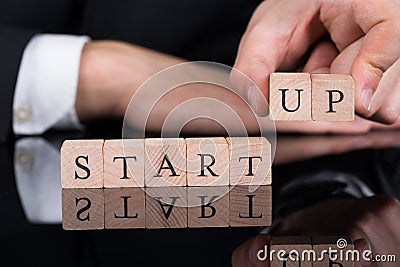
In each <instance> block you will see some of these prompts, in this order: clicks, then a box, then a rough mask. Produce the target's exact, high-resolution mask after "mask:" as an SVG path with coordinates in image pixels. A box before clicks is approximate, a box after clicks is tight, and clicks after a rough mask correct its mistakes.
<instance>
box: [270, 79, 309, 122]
mask: <svg viewBox="0 0 400 267" xmlns="http://www.w3.org/2000/svg"><path fill="white" fill-rule="evenodd" d="M269 92H270V98H269V99H270V102H269V103H270V109H271V111H272V115H273V119H274V120H293V121H295V120H297V121H305V120H311V79H310V74H308V73H272V74H271V75H270V87H269Z"/></svg>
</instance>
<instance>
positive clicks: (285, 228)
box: [232, 196, 400, 267]
mask: <svg viewBox="0 0 400 267" xmlns="http://www.w3.org/2000/svg"><path fill="white" fill-rule="evenodd" d="M338 207H341V208H340V209H338ZM399 219H400V204H399V202H398V201H397V200H396V199H394V198H390V197H387V196H375V197H370V198H363V199H357V200H354V199H332V200H327V201H325V202H321V203H318V204H316V205H313V206H311V207H308V208H305V209H303V210H300V211H297V212H295V213H293V214H291V215H289V216H287V217H285V218H284V219H283V220H282V223H281V225H280V227H279V229H278V231H277V232H276V235H337V236H343V235H344V236H350V237H351V239H352V240H353V241H354V247H355V249H356V250H358V251H359V252H360V255H362V253H363V251H364V250H367V249H368V250H371V251H372V252H373V255H395V257H396V259H397V258H398V257H399V255H400V250H399V247H400V241H399V238H398V237H399V236H400V227H399V225H398V220H399ZM269 238H270V237H269V236H268V235H258V236H256V237H254V238H252V239H250V240H248V241H246V242H245V243H243V244H242V245H241V246H239V247H238V248H237V249H236V250H235V251H234V252H233V255H232V265H233V266H234V267H235V266H241V267H242V266H270V265H269V262H268V261H265V262H261V261H258V260H257V256H256V255H257V252H258V250H260V249H263V248H264V246H265V244H267V242H268V240H269ZM360 258H361V259H362V257H361V256H360ZM355 266H360V267H364V266H371V267H374V266H385V267H386V266H388V267H389V266H397V263H396V262H385V263H381V265H379V264H378V263H377V262H374V263H371V262H367V261H365V260H361V261H360V262H359V263H356V264H355Z"/></svg>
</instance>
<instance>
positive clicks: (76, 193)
mask: <svg viewBox="0 0 400 267" xmlns="http://www.w3.org/2000/svg"><path fill="white" fill-rule="evenodd" d="M62 223H63V228H64V229H65V230H89V229H103V228H104V194H103V189H98V188H89V189H82V188H71V189H63V190H62Z"/></svg>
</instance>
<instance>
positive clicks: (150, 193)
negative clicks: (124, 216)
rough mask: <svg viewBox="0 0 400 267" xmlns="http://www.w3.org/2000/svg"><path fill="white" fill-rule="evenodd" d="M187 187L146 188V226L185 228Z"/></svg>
mask: <svg viewBox="0 0 400 267" xmlns="http://www.w3.org/2000/svg"><path fill="white" fill-rule="evenodd" d="M187 219H188V208H187V188H186V187H175V186H169V187H153V188H146V228H148V229H157V228H186V227H187V225H188V224H187V223H188V220H187Z"/></svg>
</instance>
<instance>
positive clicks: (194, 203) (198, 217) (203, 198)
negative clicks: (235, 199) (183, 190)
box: [188, 186, 229, 228]
mask: <svg viewBox="0 0 400 267" xmlns="http://www.w3.org/2000/svg"><path fill="white" fill-rule="evenodd" d="M188 205H189V208H188V226H189V227H191V228H195V227H228V226H229V186H217V187H214V186H208V187H189V188H188Z"/></svg>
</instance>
